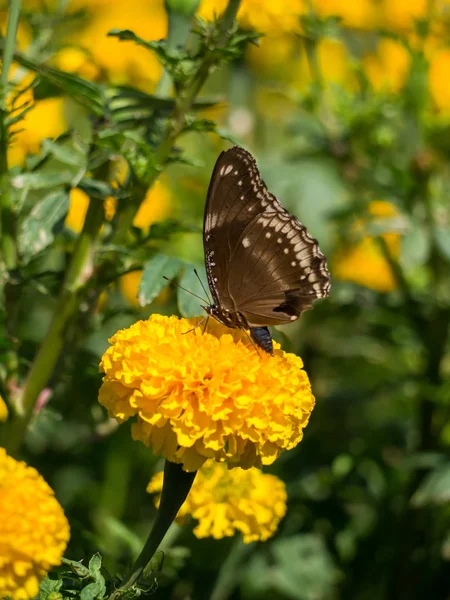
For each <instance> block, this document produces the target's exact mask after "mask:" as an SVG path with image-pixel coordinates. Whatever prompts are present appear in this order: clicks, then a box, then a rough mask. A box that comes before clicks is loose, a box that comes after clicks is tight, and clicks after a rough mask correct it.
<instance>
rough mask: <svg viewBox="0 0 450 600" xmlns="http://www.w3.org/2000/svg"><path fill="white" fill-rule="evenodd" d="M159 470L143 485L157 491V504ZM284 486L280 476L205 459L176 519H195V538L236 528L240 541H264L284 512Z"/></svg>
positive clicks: (217, 535) (216, 535)
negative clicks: (240, 534)
mask: <svg viewBox="0 0 450 600" xmlns="http://www.w3.org/2000/svg"><path fill="white" fill-rule="evenodd" d="M162 484H163V473H157V474H156V475H155V476H154V477H153V478H152V480H151V481H150V483H149V484H148V486H147V491H148V492H149V493H150V494H158V496H157V497H156V504H157V506H158V505H159V500H160V493H161V489H162ZM286 501H287V494H286V487H285V485H284V483H283V482H282V481H281V479H278V477H275V476H274V475H266V474H264V473H262V472H261V471H260V470H259V469H256V468H255V467H252V468H251V469H248V470H244V469H240V468H239V467H237V468H236V469H231V470H230V469H228V468H227V465H226V464H224V463H216V462H214V461H211V460H209V461H207V462H206V463H205V464H204V465H203V466H202V468H201V469H200V470H199V472H198V473H197V476H196V478H195V480H194V483H193V485H192V488H191V491H190V492H189V495H188V497H187V500H186V502H185V503H184V504H183V506H182V507H181V508H180V510H179V512H178V515H177V522H178V523H180V524H182V523H183V522H184V521H185V519H186V516H187V515H192V517H193V518H194V519H196V520H197V521H198V525H197V526H196V527H195V528H194V534H195V535H196V536H197V537H198V538H204V537H213V538H215V539H221V538H223V537H228V536H232V535H234V533H235V532H236V531H240V532H241V533H242V535H243V539H244V543H246V544H249V543H250V542H257V541H265V540H267V539H268V538H270V537H271V536H272V535H274V533H275V532H276V530H277V528H278V525H279V522H280V521H281V519H282V518H283V517H284V515H285V513H286Z"/></svg>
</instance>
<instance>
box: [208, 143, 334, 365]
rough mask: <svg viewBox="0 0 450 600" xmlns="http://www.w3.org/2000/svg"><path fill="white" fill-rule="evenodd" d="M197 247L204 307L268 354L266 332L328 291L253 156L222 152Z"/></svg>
mask: <svg viewBox="0 0 450 600" xmlns="http://www.w3.org/2000/svg"><path fill="white" fill-rule="evenodd" d="M203 246H204V253H205V267H206V275H207V279H208V285H209V288H210V291H211V295H212V299H213V303H212V304H211V305H209V306H203V307H202V308H203V309H204V310H205V311H206V312H207V314H208V315H210V316H212V317H214V318H215V319H217V320H218V321H220V322H221V323H222V324H223V325H226V326H228V327H233V328H239V329H243V330H250V335H251V336H252V339H253V340H254V342H255V343H256V344H257V345H258V346H259V347H260V348H262V349H263V350H265V351H267V352H269V353H270V354H272V353H273V344H272V337H271V335H270V332H269V330H268V327H267V326H268V325H282V324H284V323H291V322H292V321H295V320H296V319H298V318H299V316H300V315H301V314H302V312H303V311H305V310H307V309H309V308H312V303H313V301H314V300H316V299H317V298H325V297H326V296H328V294H329V291H330V274H329V272H328V269H327V261H326V258H325V256H324V255H323V254H322V252H321V251H320V250H319V246H318V243H317V240H315V239H314V238H313V237H312V236H311V235H310V234H309V233H308V231H307V229H306V227H305V226H304V225H302V223H300V222H299V221H298V220H297V219H296V218H295V217H294V216H293V215H291V214H290V213H289V212H288V211H287V210H286V209H285V208H283V207H282V206H281V204H280V202H279V200H278V199H277V198H276V197H275V196H274V195H273V194H271V193H270V192H269V190H268V189H267V187H266V185H265V183H264V181H263V180H262V178H261V175H260V173H259V170H258V167H257V165H256V161H255V159H254V158H253V156H252V155H251V154H250V153H249V152H247V151H246V150H244V149H243V148H240V147H239V146H234V147H233V148H231V149H230V150H227V151H225V152H222V153H221V154H220V156H219V158H218V159H217V162H216V165H215V167H214V170H213V173H212V176H211V182H210V184H209V188H208V195H207V198H206V206H205V216H204V222H203Z"/></svg>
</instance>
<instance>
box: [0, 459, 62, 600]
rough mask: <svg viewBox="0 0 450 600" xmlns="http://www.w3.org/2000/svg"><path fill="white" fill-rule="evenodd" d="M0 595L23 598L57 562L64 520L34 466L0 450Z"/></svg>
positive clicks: (33, 592)
mask: <svg viewBox="0 0 450 600" xmlns="http://www.w3.org/2000/svg"><path fill="white" fill-rule="evenodd" d="M0 515H1V519H0V549H1V550H0V597H1V598H12V600H27V599H28V598H34V597H35V596H36V595H37V593H38V588H39V582H40V581H41V580H42V579H43V578H44V577H45V575H46V574H47V573H48V571H49V570H50V569H51V568H53V567H55V566H57V565H59V564H61V557H62V555H63V554H64V551H65V549H66V546H67V542H68V541H69V537H70V531H69V523H68V522H67V519H66V517H65V516H64V512H63V509H62V508H61V506H60V505H59V503H58V501H57V500H56V498H55V496H54V493H53V490H52V489H51V488H50V487H49V485H48V484H47V483H46V482H45V481H44V479H43V478H42V477H41V475H39V473H38V472H37V471H36V469H33V468H32V467H29V466H27V465H26V464H25V463H24V462H18V461H16V460H14V459H13V458H11V457H10V456H8V455H7V454H6V452H5V450H4V448H0Z"/></svg>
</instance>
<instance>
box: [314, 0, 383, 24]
mask: <svg viewBox="0 0 450 600" xmlns="http://www.w3.org/2000/svg"><path fill="white" fill-rule="evenodd" d="M308 1H309V0H305V2H308ZM311 5H312V7H313V9H314V10H315V11H316V12H317V13H318V14H319V15H321V16H322V17H332V16H337V17H340V18H341V19H342V23H343V24H344V25H345V26H346V27H350V28H355V29H373V28H374V27H377V26H378V25H379V0H357V2H355V1H354V0H311Z"/></svg>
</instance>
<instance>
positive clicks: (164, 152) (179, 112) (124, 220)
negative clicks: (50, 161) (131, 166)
mask: <svg viewBox="0 0 450 600" xmlns="http://www.w3.org/2000/svg"><path fill="white" fill-rule="evenodd" d="M240 3H241V0H229V2H228V6H227V8H226V10H225V12H224V14H223V16H222V20H221V21H220V25H219V36H218V42H217V45H218V47H223V46H224V45H225V44H226V41H227V40H228V38H229V36H230V33H231V28H232V26H233V23H234V21H235V19H236V15H237V12H238V10H239V6H240ZM215 63H216V55H215V53H214V52H210V53H209V54H207V55H206V56H205V59H204V60H203V62H202V63H201V64H200V66H199V68H198V70H197V72H196V73H195V74H194V75H193V77H192V79H191V82H190V85H189V86H188V88H187V89H186V90H184V92H183V93H182V94H180V96H179V97H178V98H176V104H175V108H174V111H173V114H172V116H171V118H169V121H168V125H167V128H166V131H165V132H164V134H163V137H162V140H161V143H160V145H159V147H158V149H157V151H156V154H155V165H156V167H155V169H154V172H153V173H152V174H151V175H150V176H149V178H148V179H147V184H148V187H149V188H150V187H151V186H152V185H153V184H154V182H155V181H156V179H157V177H158V176H159V174H160V172H161V170H162V168H163V166H164V164H165V163H166V161H167V159H168V158H169V156H170V153H171V151H172V148H173V146H174V143H175V142H176V140H177V138H178V137H179V136H180V135H181V133H182V132H183V127H184V120H185V117H186V114H187V113H188V112H189V110H190V109H191V107H192V104H193V102H194V100H195V98H196V97H197V94H198V93H199V92H200V90H201V88H202V87H203V85H204V83H205V81H206V80H207V78H208V76H209V74H210V72H211V69H212V68H213V67H214V66H215ZM138 209H139V204H136V203H130V205H129V206H128V207H127V208H126V209H125V210H124V212H123V213H122V214H121V216H120V223H119V225H118V228H117V231H116V235H115V239H114V243H117V244H121V243H123V242H124V241H125V240H126V236H127V235H128V230H129V229H130V227H131V225H132V223H133V220H134V217H135V215H136V213H137V211H138Z"/></svg>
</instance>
